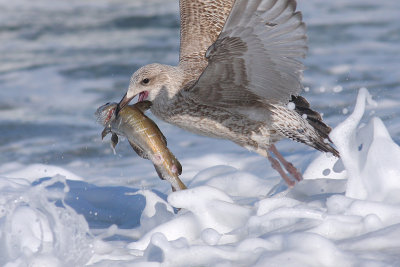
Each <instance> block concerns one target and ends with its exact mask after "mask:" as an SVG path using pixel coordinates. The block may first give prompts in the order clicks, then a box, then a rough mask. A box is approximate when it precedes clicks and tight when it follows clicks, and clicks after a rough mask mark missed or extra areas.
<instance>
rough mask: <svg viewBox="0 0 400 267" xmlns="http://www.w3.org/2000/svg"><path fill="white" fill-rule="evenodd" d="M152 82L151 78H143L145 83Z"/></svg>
mask: <svg viewBox="0 0 400 267" xmlns="http://www.w3.org/2000/svg"><path fill="white" fill-rule="evenodd" d="M149 82H150V80H149V79H148V78H144V79H143V80H142V83H143V84H148V83H149Z"/></svg>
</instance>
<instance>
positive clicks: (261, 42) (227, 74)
mask: <svg viewBox="0 0 400 267" xmlns="http://www.w3.org/2000/svg"><path fill="white" fill-rule="evenodd" d="M306 41H307V38H306V29H305V24H304V23H303V22H302V16H301V13H300V12H296V1H294V0H251V1H249V0H236V1H235V4H234V6H233V8H232V12H231V13H230V15H229V17H228V19H227V21H226V24H225V26H224V28H223V30H222V32H221V34H220V35H219V37H218V39H217V40H216V42H215V43H213V44H212V45H211V46H210V47H209V49H208V50H207V52H206V58H207V59H208V65H207V67H206V69H205V70H204V72H203V73H202V74H201V76H200V78H199V79H198V80H197V82H196V83H195V84H194V85H193V86H192V87H191V88H187V89H186V90H184V91H183V92H182V93H183V94H184V95H185V97H189V98H192V99H193V100H195V101H197V102H200V103H204V104H207V105H218V106H222V107H227V108H229V107H236V106H244V105H249V104H256V103H260V102H262V103H287V102H288V101H289V100H290V99H291V96H292V95H298V94H299V93H300V91H301V88H302V85H301V76H302V71H303V69H304V66H303V64H302V63H301V62H300V61H298V59H299V58H302V57H305V54H306V52H307V45H306Z"/></svg>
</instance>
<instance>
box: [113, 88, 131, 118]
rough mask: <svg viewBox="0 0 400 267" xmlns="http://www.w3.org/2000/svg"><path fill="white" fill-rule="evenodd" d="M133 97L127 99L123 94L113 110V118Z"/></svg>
mask: <svg viewBox="0 0 400 267" xmlns="http://www.w3.org/2000/svg"><path fill="white" fill-rule="evenodd" d="M134 97H135V96H133V97H131V98H129V97H127V95H126V94H125V95H124V97H123V98H122V99H121V101H119V103H118V105H117V108H116V109H115V117H116V116H118V113H119V112H120V110H121V109H123V108H124V107H125V106H126V105H128V103H129V102H130V101H131V100H132V99H133V98H134Z"/></svg>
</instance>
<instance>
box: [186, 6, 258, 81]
mask: <svg viewBox="0 0 400 267" xmlns="http://www.w3.org/2000/svg"><path fill="white" fill-rule="evenodd" d="M251 1H253V0H251ZM233 2H234V0H180V1H179V7H180V17H181V46H180V56H179V64H180V66H181V67H182V68H184V69H190V72H193V73H196V71H197V77H195V79H197V78H198V76H199V75H200V74H201V72H202V71H203V70H204V68H205V67H206V66H207V59H206V58H205V52H206V50H207V48H208V47H209V46H210V45H212V44H213V43H214V42H215V41H216V40H217V37H218V35H219V34H220V33H221V30H222V28H223V27H224V24H225V21H226V19H227V17H228V15H229V12H230V11H231V9H232V5H233Z"/></svg>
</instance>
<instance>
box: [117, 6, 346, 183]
mask: <svg viewBox="0 0 400 267" xmlns="http://www.w3.org/2000/svg"><path fill="white" fill-rule="evenodd" d="M180 12H181V50H180V62H179V65H178V66H176V67H174V66H167V65H161V64H149V65H147V66H144V67H142V68H140V69H139V70H137V71H136V72H135V73H134V74H133V75H132V78H131V81H130V85H129V89H128V91H127V94H126V96H125V97H124V99H123V100H122V101H121V103H127V102H128V101H129V100H130V99H132V98H133V97H134V96H135V95H137V94H140V95H142V96H145V97H146V98H147V99H148V100H150V101H152V103H153V106H152V108H151V110H152V112H153V113H154V114H155V115H156V116H157V117H159V118H161V119H162V120H165V121H167V122H169V123H172V124H175V125H177V126H179V127H181V128H183V129H186V130H188V131H191V132H194V133H198V134H202V135H206V136H210V137H216V138H223V139H229V140H231V141H233V142H235V143H236V144H238V145H240V146H243V147H245V148H247V149H250V150H253V151H255V152H257V153H258V154H260V155H262V156H264V157H267V158H268V159H269V160H270V161H271V162H272V165H273V166H274V168H276V169H277V171H278V172H279V173H280V174H281V175H282V177H283V178H284V179H285V180H286V181H287V182H288V183H289V184H290V180H289V178H288V177H287V176H286V177H285V173H284V172H283V170H282V168H280V166H278V165H279V164H277V162H276V160H275V159H273V158H272V157H271V155H270V153H269V151H270V152H272V153H274V154H275V155H276V156H277V158H278V159H279V161H280V162H281V163H282V165H284V167H285V168H286V170H288V171H289V172H290V173H291V174H292V175H293V176H294V177H295V178H296V179H297V180H300V179H301V175H300V174H299V173H298V172H297V170H296V169H295V168H294V167H293V166H292V165H291V164H290V163H288V162H286V161H284V160H283V157H281V155H280V154H279V153H278V152H277V150H276V148H275V147H274V146H273V144H274V143H275V142H276V141H278V140H280V139H282V138H290V139H293V140H295V141H298V142H302V143H304V144H307V145H309V146H311V147H314V148H316V149H318V150H321V151H324V152H331V153H333V154H334V155H336V156H338V155H339V154H338V152H337V151H336V150H335V149H334V148H333V147H332V146H331V144H330V143H329V141H330V140H329V136H328V135H329V132H330V128H329V127H328V126H327V125H326V124H325V123H324V122H323V121H322V118H321V116H320V115H319V114H318V113H317V112H315V111H313V110H311V108H310V105H309V104H308V102H307V101H306V100H305V99H304V98H303V97H301V96H298V94H299V93H300V92H301V89H302V84H301V76H302V71H303V69H304V66H303V64H302V63H301V62H300V61H299V58H302V57H304V56H305V54H306V51H307V45H306V40H307V38H306V32H305V25H304V23H303V21H302V16H301V13H300V12H298V11H296V2H295V1H294V0H236V1H233V0H181V1H180ZM289 102H292V104H293V105H294V108H288V103H289Z"/></svg>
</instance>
